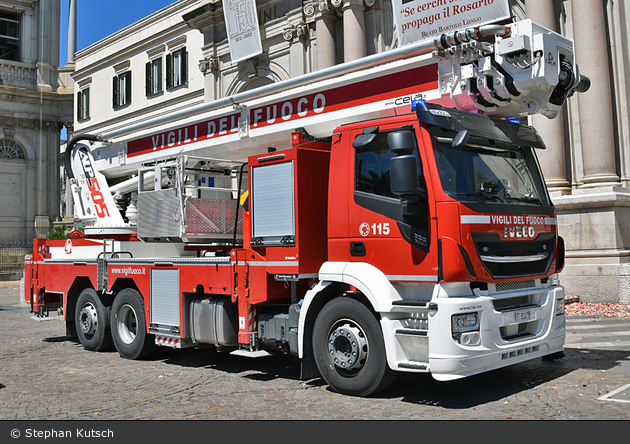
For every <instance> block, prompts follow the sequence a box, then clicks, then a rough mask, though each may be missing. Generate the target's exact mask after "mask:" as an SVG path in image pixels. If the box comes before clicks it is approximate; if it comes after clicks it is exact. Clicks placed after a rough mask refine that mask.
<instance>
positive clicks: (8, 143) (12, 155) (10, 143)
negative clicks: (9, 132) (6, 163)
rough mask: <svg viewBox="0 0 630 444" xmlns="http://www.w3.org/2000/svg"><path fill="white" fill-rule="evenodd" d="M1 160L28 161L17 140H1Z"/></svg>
mask: <svg viewBox="0 0 630 444" xmlns="http://www.w3.org/2000/svg"><path fill="white" fill-rule="evenodd" d="M0 159H26V155H25V154H24V149H23V148H22V147H21V146H20V145H19V144H18V143H17V142H16V141H15V140H12V139H0Z"/></svg>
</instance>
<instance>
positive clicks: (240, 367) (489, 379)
mask: <svg viewBox="0 0 630 444" xmlns="http://www.w3.org/2000/svg"><path fill="white" fill-rule="evenodd" d="M44 340H45V341H47V342H58V341H63V340H66V339H65V337H51V338H46V339H44ZM69 341H71V340H69ZM71 342H75V343H76V345H77V346H78V347H81V345H80V344H79V343H78V342H77V341H71ZM112 352H114V353H116V351H115V350H112ZM86 353H89V352H88V351H86ZM121 359H122V358H121ZM147 360H148V361H162V362H164V363H165V364H168V365H174V366H182V367H192V368H207V369H212V370H217V371H222V372H227V373H232V374H242V377H243V378H247V379H251V380H256V381H272V380H275V379H279V378H280V379H290V380H294V381H300V362H299V360H298V359H297V358H295V357H293V356H292V355H283V354H282V353H277V354H274V355H271V356H267V357H262V358H246V357H242V356H233V355H230V354H229V351H224V352H217V350H216V349H215V348H214V347H208V348H204V349H200V350H197V349H183V350H174V349H170V348H168V347H160V348H159V349H158V351H157V353H156V354H155V355H153V356H152V357H150V358H148V359H147ZM621 365H625V366H628V367H630V351H620V350H604V349H585V348H581V349H575V348H568V349H565V357H564V358H561V359H558V360H555V361H543V360H542V359H540V358H537V359H533V360H531V361H527V362H523V363H520V364H514V365H512V366H509V367H505V368H502V369H497V370H493V371H490V372H487V373H482V374H479V375H474V376H469V377H467V378H462V379H458V380H455V381H448V382H440V381H437V380H435V379H433V377H432V376H431V375H429V374H411V373H400V374H399V375H398V378H397V380H396V381H395V382H394V384H393V385H392V386H391V387H389V388H388V389H386V390H384V391H382V392H380V393H377V394H376V395H375V396H374V398H377V399H378V398H385V399H395V398H400V400H401V401H403V402H409V403H412V404H419V405H430V406H438V407H444V408H448V409H465V408H470V407H475V406H479V405H483V404H486V403H490V402H496V401H497V400H500V399H503V398H506V397H509V396H512V395H514V394H517V393H520V392H522V391H524V390H530V389H534V388H535V387H537V386H541V385H544V384H547V383H549V382H551V381H554V380H556V379H559V378H562V377H563V376H565V375H567V374H569V373H571V372H573V371H575V370H579V369H588V370H598V371H608V370H611V369H615V368H617V367H619V366H621ZM305 382H306V385H307V386H308V387H318V386H323V385H325V382H324V381H323V380H322V379H321V378H315V379H310V380H307V381H305ZM329 390H330V389H329ZM480 419H481V418H480Z"/></svg>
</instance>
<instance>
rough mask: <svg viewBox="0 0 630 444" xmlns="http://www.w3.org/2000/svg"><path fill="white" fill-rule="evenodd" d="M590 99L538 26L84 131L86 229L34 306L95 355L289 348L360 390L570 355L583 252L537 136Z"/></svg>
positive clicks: (32, 269) (308, 367)
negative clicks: (544, 170) (58, 318)
mask: <svg viewBox="0 0 630 444" xmlns="http://www.w3.org/2000/svg"><path fill="white" fill-rule="evenodd" d="M587 88H588V78H586V77H584V76H581V75H580V74H579V73H578V70H577V66H576V65H575V61H574V56H573V43H572V42H571V41H570V40H568V39H566V38H564V37H562V36H560V35H558V34H556V33H553V32H551V31H549V30H546V29H544V28H542V27H540V26H538V25H536V24H534V23H532V22H531V21H529V20H526V21H523V22H516V23H513V24H510V25H507V26H498V25H485V26H481V27H476V28H470V29H466V30H463V31H454V32H451V33H449V34H444V35H442V36H440V37H439V38H437V39H431V40H428V41H423V42H419V43H418V44H415V45H409V46H406V47H402V48H398V49H396V50H393V51H390V52H388V53H385V54H378V55H375V56H370V57H366V58H364V59H361V60H359V61H356V62H351V63H347V64H343V65H339V66H335V67H332V68H328V69H326V70H322V71H319V72H316V73H312V74H309V75H306V76H303V77H299V78H295V79H290V80H287V81H285V82H281V83H278V84H274V85H269V86H265V87H262V88H259V89H257V90H253V91H248V92H245V93H240V94H237V95H235V96H232V97H228V98H226V99H222V100H219V101H217V102H212V103H208V104H204V105H202V106H199V107H196V108H192V109H188V110H186V111H181V112H178V113H176V114H173V115H168V116H164V117H160V118H156V119H154V120H152V121H149V122H144V123H139V124H135V125H130V126H128V127H126V128H123V129H120V130H116V131H112V132H110V133H105V134H99V135H76V136H74V137H73V138H72V139H71V141H70V142H69V144H68V147H67V149H66V152H65V156H66V159H65V160H66V167H67V174H68V176H69V178H70V180H71V184H72V190H73V196H74V199H75V214H76V216H77V218H78V220H80V221H81V222H82V223H83V224H84V229H83V230H82V231H78V230H77V231H75V232H73V234H72V235H71V236H70V238H69V239H65V240H44V239H35V241H34V248H33V254H32V255H29V256H27V258H26V266H25V281H26V285H25V293H26V294H25V297H26V299H27V301H29V302H30V303H31V304H32V310H33V312H34V313H37V314H38V315H40V316H46V315H47V314H48V312H49V311H50V310H53V309H55V308H58V309H59V310H60V311H62V312H63V316H64V319H65V323H66V326H67V334H68V335H69V336H70V337H74V338H78V340H79V341H80V343H81V344H82V345H83V347H84V348H85V349H87V350H93V351H101V350H106V349H109V348H112V347H115V348H116V350H117V351H118V352H119V353H120V355H121V356H122V357H123V358H127V359H142V358H144V357H147V356H148V355H150V353H152V352H153V351H154V350H155V349H156V347H157V346H166V347H172V348H188V347H195V348H199V349H204V348H207V347H215V348H216V349H217V350H219V351H224V352H229V353H232V354H235V355H240V356H249V357H263V356H267V355H269V354H270V353H278V352H280V353H287V354H292V355H295V356H297V357H298V358H299V359H300V364H301V375H302V377H303V378H313V377H317V376H319V375H321V377H322V378H323V379H324V380H325V381H326V383H327V384H329V386H330V387H331V388H332V389H334V390H336V391H338V392H341V393H345V394H350V395H355V396H368V395H371V394H374V393H376V392H378V391H379V390H382V389H383V388H385V387H386V386H388V385H389V384H390V383H391V382H392V381H393V380H394V378H395V376H396V375H397V374H398V373H399V372H416V373H430V374H431V375H432V376H433V377H434V378H435V379H437V380H440V381H444V380H452V379H456V378H461V377H465V376H469V375H474V374H477V373H480V372H484V371H488V370H492V369H496V368H499V367H503V366H507V365H510V364H513V363H518V362H522V361H525V360H528V359H533V358H541V357H542V358H554V357H557V356H558V355H559V354H560V353H562V350H563V344H564V338H565V319H564V303H563V302H564V290H563V288H562V287H561V286H560V285H559V284H558V279H557V274H558V273H559V272H560V271H561V270H562V267H563V263H564V246H563V241H562V238H561V237H560V236H558V232H557V219H556V213H555V209H554V207H553V205H552V203H551V200H550V198H549V195H548V193H547V191H546V188H545V183H544V180H543V177H542V174H541V170H540V167H539V165H538V163H537V160H536V155H535V149H544V148H545V146H544V143H543V141H542V140H541V138H540V137H539V135H538V133H537V132H536V130H535V129H534V128H532V127H530V126H527V125H526V124H524V123H521V122H523V121H525V119H526V117H524V116H526V115H528V114H533V113H542V114H544V115H547V116H548V117H550V118H553V117H555V115H556V114H557V113H558V110H559V109H560V108H561V107H562V105H563V103H564V102H565V100H566V98H567V97H568V96H570V95H571V94H573V93H574V92H575V91H579V92H581V91H585V90H586V89H587ZM512 117H513V118H516V119H520V120H517V121H513V120H514V119H513V118H512Z"/></svg>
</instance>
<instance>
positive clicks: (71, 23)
mask: <svg viewBox="0 0 630 444" xmlns="http://www.w3.org/2000/svg"><path fill="white" fill-rule="evenodd" d="M75 52H77V0H70V5H69V11H68V64H73V65H74V53H75Z"/></svg>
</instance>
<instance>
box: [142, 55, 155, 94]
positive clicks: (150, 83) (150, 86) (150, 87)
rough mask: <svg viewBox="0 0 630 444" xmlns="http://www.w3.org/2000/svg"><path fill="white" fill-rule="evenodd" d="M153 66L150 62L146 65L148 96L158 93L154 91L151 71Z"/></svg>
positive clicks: (146, 89)
mask: <svg viewBox="0 0 630 444" xmlns="http://www.w3.org/2000/svg"><path fill="white" fill-rule="evenodd" d="M152 66H153V62H151V61H148V62H147V64H146V70H145V71H146V75H145V79H144V81H145V91H146V95H147V96H150V95H151V94H154V93H155V92H157V91H153V78H152V77H153V76H152V74H153V69H151V68H152Z"/></svg>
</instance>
